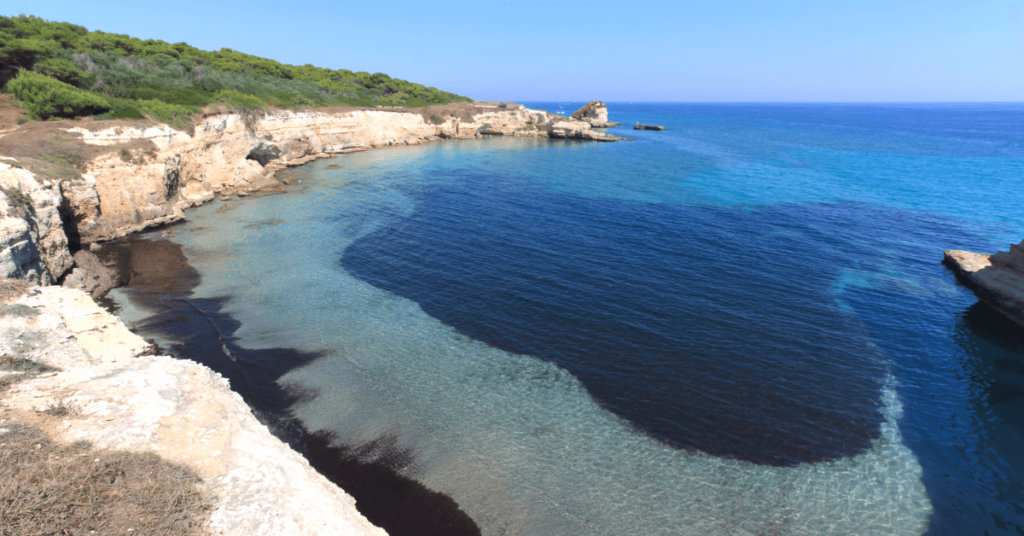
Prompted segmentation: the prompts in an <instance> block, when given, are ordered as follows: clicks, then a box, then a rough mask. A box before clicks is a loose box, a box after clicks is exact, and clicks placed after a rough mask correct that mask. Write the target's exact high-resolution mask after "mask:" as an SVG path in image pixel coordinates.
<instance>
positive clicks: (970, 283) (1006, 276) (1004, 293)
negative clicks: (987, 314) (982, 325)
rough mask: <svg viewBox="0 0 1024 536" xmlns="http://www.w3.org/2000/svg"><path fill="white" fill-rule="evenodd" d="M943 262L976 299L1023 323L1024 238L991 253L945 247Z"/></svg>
mask: <svg viewBox="0 0 1024 536" xmlns="http://www.w3.org/2000/svg"><path fill="white" fill-rule="evenodd" d="M943 262H944V263H945V264H946V266H948V267H950V268H951V269H952V270H953V272H955V273H956V275H957V279H959V280H960V281H961V282H962V283H963V284H964V285H966V286H967V287H968V288H970V289H971V290H973V291H974V293H975V294H976V295H977V296H978V299H980V300H981V301H983V302H985V303H987V304H988V305H989V306H991V307H992V308H993V309H995V310H997V311H999V312H1001V313H1003V314H1004V315H1006V317H1007V318H1009V319H1010V320H1013V321H1014V322H1016V323H1017V324H1019V325H1020V326H1021V327H1024V241H1022V242H1021V243H1020V244H1011V245H1010V250H1009V251H1000V252H998V253H995V254H992V255H986V254H984V253H972V252H970V251H962V250H950V251H946V252H945V253H944V254H943Z"/></svg>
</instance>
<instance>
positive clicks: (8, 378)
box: [0, 355, 60, 395]
mask: <svg viewBox="0 0 1024 536" xmlns="http://www.w3.org/2000/svg"><path fill="white" fill-rule="evenodd" d="M58 370H60V369H58V368H55V367H51V366H50V365H46V364H43V363H39V362H37V361H32V360H31V359H24V358H20V357H12V356H6V355H5V356H0V371H3V372H15V373H16V374H3V375H0V395H2V394H3V393H4V391H6V390H7V389H8V388H9V387H10V386H12V385H14V384H16V383H18V382H20V381H23V380H31V379H33V378H36V377H37V376H39V375H40V374H45V373H47V372H56V371H58Z"/></svg>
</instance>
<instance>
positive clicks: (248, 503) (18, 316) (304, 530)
mask: <svg viewBox="0 0 1024 536" xmlns="http://www.w3.org/2000/svg"><path fill="white" fill-rule="evenodd" d="M7 307H8V308H9V309H10V310H11V311H17V312H16V313H11V312H5V313H3V314H0V354H2V355H10V356H16V357H20V358H26V359H31V360H34V361H38V362H41V363H46V364H48V365H51V366H55V367H59V368H61V369H62V371H61V372H58V373H56V374H45V375H41V376H40V377H38V378H36V379H31V380H25V381H23V382H21V383H18V384H15V385H14V386H13V387H11V388H10V391H9V392H8V393H6V395H5V396H4V398H3V399H2V404H3V406H4V408H5V409H7V410H11V411H13V412H15V414H17V413H18V412H22V414H26V413H37V412H39V411H42V410H44V409H45V408H47V407H53V406H55V405H57V404H62V405H64V406H66V407H74V408H76V410H77V414H75V415H72V416H68V417H66V418H64V419H63V420H62V421H61V422H60V424H59V425H58V426H56V431H55V433H56V434H57V435H58V436H59V437H58V439H61V440H64V441H68V442H72V441H83V440H85V441H89V442H90V443H92V444H93V445H94V446H96V447H99V448H111V449H123V450H131V451H139V452H145V451H149V452H155V453H157V454H159V455H160V456H162V457H164V458H165V459H168V460H171V461H174V462H178V463H181V464H185V465H188V466H190V467H193V468H195V469H196V470H197V471H199V473H200V474H201V475H202V477H203V481H204V487H205V490H204V491H205V492H206V493H208V494H209V496H211V497H214V498H215V505H214V511H213V513H212V516H211V519H210V523H209V529H210V532H211V533H213V534H223V535H239V536H242V535H245V536H250V535H268V536H269V535H275V536H277V535H296V536H298V535H313V534H317V535H321V534H322V535H327V534H332V535H333V534H343V535H373V536H383V535H384V534H385V532H384V531H383V530H381V529H380V528H378V527H375V526H373V525H372V524H370V522H368V521H367V520H366V519H365V518H364V517H363V516H362V515H361V514H360V513H359V512H358V511H357V510H356V508H355V501H354V500H353V499H352V498H351V497H350V496H348V495H347V494H346V493H345V492H343V491H342V490H340V489H339V488H337V487H336V486H335V485H334V484H332V483H331V482H329V481H328V480H327V479H326V478H324V477H323V476H321V475H320V474H319V473H317V472H316V471H315V470H314V469H313V468H312V467H310V465H309V463H308V462H307V461H306V460H305V459H304V458H303V457H302V456H300V455H299V454H298V453H296V452H295V451H293V450H292V449H291V448H289V447H288V445H286V444H284V443H282V442H281V441H280V440H278V439H277V438H276V437H274V436H273V435H271V433H270V432H269V431H268V430H267V428H266V426H264V425H262V424H260V422H259V421H257V420H256V418H255V417H254V416H253V414H252V412H251V411H250V410H249V408H248V406H246V404H245V403H244V402H243V401H242V398H241V397H240V396H239V395H238V394H237V393H234V392H233V391H231V390H230V388H229V387H228V384H227V381H226V380H225V379H224V378H222V377H221V376H219V375H218V374H216V373H214V372H213V371H211V370H210V369H208V368H206V367H204V366H202V365H199V364H197V363H194V362H192V361H188V360H180V359H174V358H171V357H167V356H146V355H142V354H144V352H145V351H146V350H147V349H148V348H149V345H148V344H146V343H145V342H144V341H143V340H142V339H141V338H139V337H138V336H137V335H134V334H132V333H131V332H129V331H128V329H127V328H126V327H125V326H124V324H123V323H122V322H121V321H120V320H118V319H117V318H116V317H114V316H112V315H110V314H109V313H107V312H106V311H104V310H103V309H101V308H100V307H98V306H97V305H96V303H95V302H93V301H92V300H91V299H90V298H89V296H88V295H86V294H85V293H83V292H81V291H78V290H73V289H66V288H61V287H56V286H50V287H43V288H36V289H33V290H31V291H30V292H29V295H27V296H25V297H22V298H21V299H20V300H19V301H18V302H17V303H16V304H14V306H13V307H16V308H17V309H11V308H12V306H11V305H8V306H7Z"/></svg>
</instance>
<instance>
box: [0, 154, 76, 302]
mask: <svg viewBox="0 0 1024 536" xmlns="http://www.w3.org/2000/svg"><path fill="white" fill-rule="evenodd" d="M62 202H63V197H62V195H61V191H60V188H59V187H58V186H57V185H56V184H53V183H51V182H46V181H43V182H40V181H39V180H38V179H37V178H36V176H35V175H34V174H32V173H31V172H29V171H28V170H26V169H22V168H21V166H20V165H19V164H18V163H17V161H16V160H14V159H3V160H0V277H9V278H17V279H27V280H30V281H33V282H35V283H41V284H44V285H45V284H50V283H54V282H56V281H57V280H58V279H59V278H60V277H61V276H62V275H64V273H65V272H67V271H68V270H69V269H71V266H72V263H73V261H72V259H71V253H70V252H69V251H68V239H67V236H65V234H64V228H63V224H62V222H61V218H60V212H59V211H60V205H61V203H62Z"/></svg>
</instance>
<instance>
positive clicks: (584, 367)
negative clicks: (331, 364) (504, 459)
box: [343, 172, 950, 466]
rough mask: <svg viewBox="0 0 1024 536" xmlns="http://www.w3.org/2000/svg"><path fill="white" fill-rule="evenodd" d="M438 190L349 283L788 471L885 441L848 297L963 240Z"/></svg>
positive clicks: (783, 219) (794, 209)
mask: <svg viewBox="0 0 1024 536" xmlns="http://www.w3.org/2000/svg"><path fill="white" fill-rule="evenodd" d="M431 182H434V181H431ZM438 182H440V183H441V185H439V186H436V187H432V188H429V189H425V190H420V191H416V192H410V193H409V195H412V196H413V197H414V198H415V199H416V203H417V210H416V212H415V214H414V215H413V216H412V217H411V218H409V219H407V220H404V221H403V222H402V223H400V224H398V225H395V226H392V227H390V228H386V229H383V230H381V231H379V232H377V233H374V234H372V235H369V236H367V237H366V238H364V239H362V240H360V241H358V242H356V243H355V244H354V245H352V246H350V247H349V248H348V249H347V250H346V253H345V256H344V258H343V265H344V267H345V268H346V269H347V270H349V271H350V272H351V273H353V274H354V275H356V276H357V277H359V278H361V279H363V280H365V281H367V282H369V283H371V284H373V285H375V286H378V287H380V288H384V289H386V290H388V291H391V292H393V293H396V294H398V295H401V296H403V297H406V298H408V299H411V300H414V301H416V302H417V303H419V304H420V306H421V307H422V308H423V309H424V310H425V311H426V312H427V313H428V314H430V315H432V316H434V317H436V318H438V319H440V320H442V321H443V322H445V323H447V324H449V325H451V326H453V327H454V328H455V329H457V330H458V331H459V332H461V333H463V334H465V335H467V336H470V337H473V338H475V339H478V340H481V341H483V342H486V343H487V344H490V345H492V346H495V347H498V348H501V349H503V350H506V351H509V352H516V353H523V354H528V355H532V356H535V357H539V358H542V359H546V360H549V361H552V362H554V363H557V364H558V365H559V366H561V367H564V368H565V369H567V370H568V371H570V372H571V373H573V374H574V375H576V376H577V377H578V378H579V379H580V380H581V381H582V382H583V383H584V385H586V387H587V389H588V390H589V392H590V393H591V394H592V396H593V397H594V398H595V399H596V400H597V401H599V402H600V403H601V404H602V405H603V406H604V407H606V408H607V409H609V410H611V411H613V412H615V413H616V414H618V415H619V416H621V417H622V418H624V419H626V420H627V421H629V422H631V423H632V424H634V425H635V426H637V427H638V428H639V429H641V430H643V431H645V432H646V433H648V434H650V435H652V436H654V437H657V438H658V439H661V440H663V441H665V442H666V443H669V444H671V445H674V446H676V447H679V448H685V449H698V450H701V451H703V452H706V453H709V454H713V455H716V456H722V457H731V458H739V459H742V460H747V461H752V462H755V463H760V464H768V465H778V466H790V465H794V464H797V463H802V462H817V461H823V460H829V459H835V458H838V457H842V456H850V455H854V454H857V453H859V452H862V451H864V450H865V449H867V448H869V447H870V444H871V440H872V439H875V438H876V437H877V435H878V425H879V422H880V421H881V415H880V413H879V404H880V402H879V395H880V388H881V384H882V382H883V381H884V378H885V374H886V370H887V359H886V358H885V356H884V354H883V352H880V351H879V349H878V348H877V347H876V346H875V345H874V343H873V342H872V339H871V338H870V337H869V336H868V334H867V333H866V328H865V326H864V325H863V324H862V323H861V322H860V321H859V320H858V319H857V318H856V316H854V315H852V314H849V313H848V312H847V311H845V310H844V307H843V304H842V302H841V301H839V300H838V299H837V297H836V290H835V282H836V281H837V280H838V279H841V276H842V274H841V270H842V267H844V266H851V264H852V263H857V262H859V263H862V265H864V267H865V268H869V267H872V266H876V265H878V264H879V263H883V262H886V259H878V258H877V257H875V256H874V254H875V252H876V251H877V250H878V249H879V248H883V249H884V248H885V246H886V242H887V241H891V240H893V239H896V238H907V236H908V235H906V234H904V233H906V232H909V233H910V234H911V235H912V234H913V233H914V232H922V231H924V232H928V231H938V230H939V229H937V228H936V227H940V226H941V227H943V228H942V232H948V231H949V227H950V225H949V222H948V220H945V219H943V218H937V217H934V216H931V215H928V214H921V213H915V212H910V211H902V210H894V209H881V208H872V207H868V206H864V205H860V204H853V203H826V204H793V205H777V206H771V207H740V208H720V207H693V206H679V205H671V204H633V203H623V202H619V201H614V200H607V199H592V198H584V197H578V196H573V195H566V194H556V193H551V192H548V191H546V190H544V189H541V188H533V187H530V186H529V185H527V184H524V183H523V181H521V180H517V178H516V177H510V176H480V175H475V174H472V173H466V172H455V173H452V174H451V176H450V177H447V180H442V181H438ZM865 240H867V242H865Z"/></svg>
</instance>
